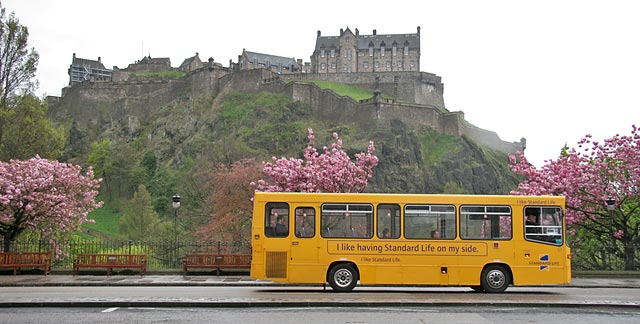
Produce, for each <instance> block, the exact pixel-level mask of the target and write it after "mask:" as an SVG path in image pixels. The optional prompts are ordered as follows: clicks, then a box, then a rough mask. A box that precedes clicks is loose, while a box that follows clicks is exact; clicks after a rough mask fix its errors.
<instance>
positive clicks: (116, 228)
mask: <svg viewBox="0 0 640 324" xmlns="http://www.w3.org/2000/svg"><path fill="white" fill-rule="evenodd" d="M88 218H89V219H93V220H95V221H96V222H95V223H84V224H82V227H84V228H87V229H90V230H92V231H96V232H99V233H102V234H105V235H108V236H113V237H117V236H118V235H120V213H118V212H117V211H115V210H114V209H113V207H112V206H110V205H109V204H108V203H106V202H105V204H104V206H102V208H100V209H96V210H94V211H92V212H91V213H89V217H88Z"/></svg>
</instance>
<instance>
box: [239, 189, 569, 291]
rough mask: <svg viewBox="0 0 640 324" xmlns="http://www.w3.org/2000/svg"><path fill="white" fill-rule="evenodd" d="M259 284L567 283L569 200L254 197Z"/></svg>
mask: <svg viewBox="0 0 640 324" xmlns="http://www.w3.org/2000/svg"><path fill="white" fill-rule="evenodd" d="M253 208H254V209H253V220H252V234H251V235H252V237H251V240H252V260H251V277H253V278H255V279H262V280H269V281H275V282H287V283H299V284H322V285H324V284H326V283H329V285H330V286H331V287H332V288H333V290H334V291H340V292H346V291H351V290H352V289H353V288H354V287H355V286H356V285H357V284H358V283H360V284H362V285H437V286H469V287H471V288H472V289H474V290H476V291H483V292H490V293H494V292H503V291H504V290H505V289H507V287H508V286H509V285H514V286H523V285H547V284H568V283H569V282H570V280H571V252H570V249H569V247H568V246H567V244H566V239H565V235H566V229H565V220H564V208H565V197H557V196H481V195H426V194H425V195H423V194H406V195H405V194H373V193H371V194H370V193H340V194H336V193H267V192H256V194H255V198H254V207H253Z"/></svg>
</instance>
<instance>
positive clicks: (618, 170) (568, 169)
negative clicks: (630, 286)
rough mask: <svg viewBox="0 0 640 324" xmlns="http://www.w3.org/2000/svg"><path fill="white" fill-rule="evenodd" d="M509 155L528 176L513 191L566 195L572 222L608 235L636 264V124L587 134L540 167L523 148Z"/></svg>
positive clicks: (639, 142)
mask: <svg viewBox="0 0 640 324" xmlns="http://www.w3.org/2000/svg"><path fill="white" fill-rule="evenodd" d="M518 158H519V159H518ZM510 160H511V161H510V162H511V166H510V167H511V169H512V170H513V171H514V172H516V173H518V174H521V175H523V176H525V178H526V180H525V181H523V182H522V183H521V184H520V185H519V187H518V188H519V190H518V191H515V192H513V193H514V194H531V195H563V196H566V197H567V215H566V220H567V224H568V225H569V226H575V227H579V228H583V229H585V230H586V232H588V233H589V234H590V235H594V236H600V237H607V238H609V240H610V241H611V242H612V248H613V249H616V250H618V251H615V250H614V251H613V252H614V253H615V254H618V255H621V256H623V259H624V264H625V269H626V270H635V269H636V265H635V264H636V263H635V251H636V249H637V245H638V243H639V242H640V237H639V230H640V194H639V188H640V134H639V133H638V129H637V127H636V126H635V125H633V126H632V131H631V135H629V136H621V135H615V136H614V137H612V138H610V139H607V140H605V141H604V142H603V143H599V142H597V141H592V139H591V136H590V135H587V136H585V138H583V139H582V140H580V141H579V142H578V148H577V149H575V148H572V149H566V148H565V149H563V151H562V154H561V156H560V157H559V158H558V159H557V160H555V161H553V160H550V161H545V162H546V163H547V164H546V165H544V166H543V167H542V168H541V169H536V168H535V167H533V166H532V165H530V164H529V163H528V162H527V160H526V158H525V157H524V155H523V154H522V153H520V152H518V156H517V157H516V156H513V155H512V156H510ZM608 205H609V206H608ZM607 207H610V208H611V210H609V209H607Z"/></svg>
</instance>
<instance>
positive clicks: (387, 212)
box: [378, 204, 400, 238]
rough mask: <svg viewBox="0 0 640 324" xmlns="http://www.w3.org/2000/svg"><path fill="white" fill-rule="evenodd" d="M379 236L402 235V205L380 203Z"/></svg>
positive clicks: (395, 236) (397, 236)
mask: <svg viewBox="0 0 640 324" xmlns="http://www.w3.org/2000/svg"><path fill="white" fill-rule="evenodd" d="M378 237H379V238H399V237H400V206H398V205H386V204H381V205H378Z"/></svg>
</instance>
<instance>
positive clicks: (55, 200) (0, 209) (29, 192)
mask: <svg viewBox="0 0 640 324" xmlns="http://www.w3.org/2000/svg"><path fill="white" fill-rule="evenodd" d="M81 171H82V170H81V168H80V166H77V165H71V164H67V163H60V162H58V161H51V160H46V159H42V158H40V157H39V156H36V157H34V158H32V159H29V160H26V161H21V160H11V161H9V162H0V236H2V237H3V240H4V251H8V250H9V248H10V243H11V241H13V240H15V238H16V237H17V236H18V235H20V233H22V232H23V231H25V230H29V229H36V230H39V231H40V233H41V237H43V238H44V239H47V240H49V242H50V243H51V244H54V245H56V244H57V242H58V238H59V236H61V235H62V234H65V233H70V232H75V231H77V230H79V228H80V225H81V224H82V223H85V222H88V221H89V220H88V219H87V214H88V213H89V212H90V211H92V210H94V209H96V208H100V207H101V206H102V202H96V201H95V198H96V196H97V195H98V188H99V186H100V179H94V178H93V170H92V169H91V167H89V168H88V169H87V170H86V172H85V173H84V175H83V174H82V172H81Z"/></svg>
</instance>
